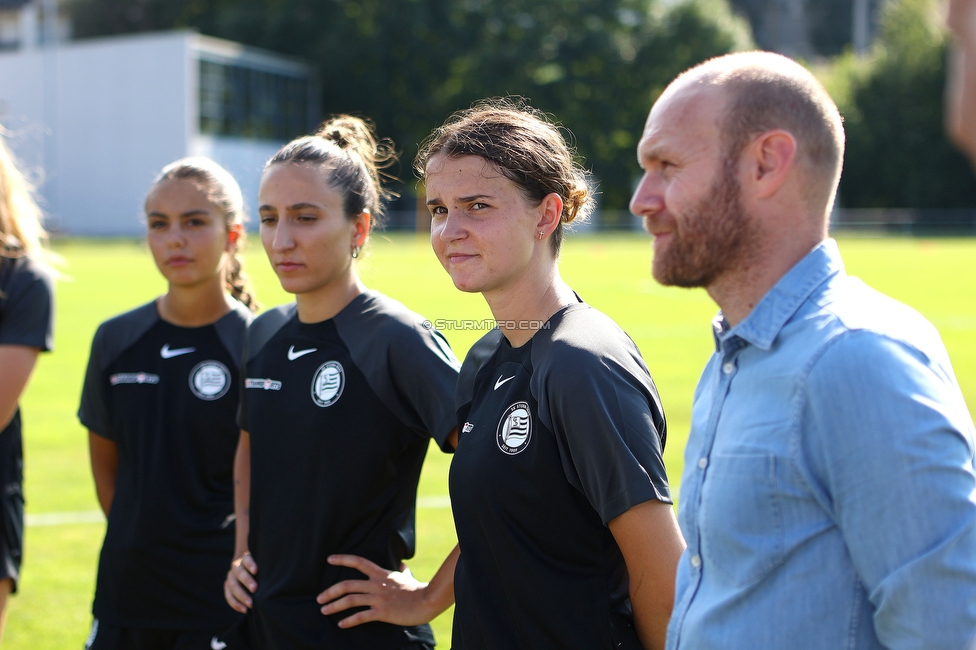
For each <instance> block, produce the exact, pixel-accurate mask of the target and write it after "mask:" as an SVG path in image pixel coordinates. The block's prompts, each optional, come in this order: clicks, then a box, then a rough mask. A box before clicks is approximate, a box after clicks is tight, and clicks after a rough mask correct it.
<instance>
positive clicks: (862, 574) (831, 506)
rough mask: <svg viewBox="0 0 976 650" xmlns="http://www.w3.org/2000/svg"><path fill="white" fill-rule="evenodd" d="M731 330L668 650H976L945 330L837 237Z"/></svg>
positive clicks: (693, 455) (971, 489) (969, 533)
mask: <svg viewBox="0 0 976 650" xmlns="http://www.w3.org/2000/svg"><path fill="white" fill-rule="evenodd" d="M715 325H716V328H715V341H716V352H715V354H714V355H713V356H712V358H711V360H710V361H709V362H708V365H707V366H706V367H705V371H704V374H703V375H702V377H701V380H700V381H699V384H698V388H697V390H696V392H695V402H694V408H693V412H692V424H691V435H690V437H689V439H688V446H687V447H686V449H685V470H684V478H683V479H682V484H681V502H680V508H679V521H680V523H681V530H682V532H683V533H684V535H685V538H686V540H687V542H688V549H687V550H686V551H685V553H684V555H683V556H682V557H681V561H680V564H679V566H678V577H677V591H676V594H675V609H674V613H673V614H672V617H671V622H670V625H669V628H668V644H667V647H668V648H670V649H676V648H689V649H694V650H706V649H709V648H721V649H722V650H728V649H730V648H733V649H734V648H748V649H750V650H754V649H761V648H783V649H787V648H788V649H790V650H794V649H798V648H799V649H802V648H824V649H830V650H838V649H842V648H858V649H860V648H882V647H888V648H925V649H928V650H931V649H933V648H969V647H972V646H973V641H974V638H976V470H974V458H973V453H974V447H973V439H974V430H973V421H972V417H971V416H970V414H969V411H968V409H967V407H966V404H965V401H964V399H963V397H962V394H961V392H960V390H959V386H958V384H957V382H956V379H955V376H954V374H953V371H952V367H951V366H950V363H949V358H948V355H947V354H946V351H945V347H944V346H943V345H942V341H941V339H940V337H939V334H938V332H937V331H936V330H935V328H934V327H933V326H932V325H931V324H930V323H929V322H928V321H926V320H925V319H924V318H923V317H922V316H921V315H919V314H918V313H917V312H915V311H914V310H912V309H910V308H909V307H906V306H905V305H902V304H901V303H898V302H896V301H894V300H892V299H890V298H887V297H886V296H884V295H882V294H880V293H878V292H876V291H874V290H872V289H870V288H869V287H867V286H866V285H865V284H863V283H862V282H861V281H860V280H857V279H856V278H852V277H849V276H848V275H847V274H846V273H845V272H844V266H843V262H842V261H841V258H840V254H839V252H838V250H837V245H836V243H835V242H834V241H833V240H827V241H825V242H823V243H822V244H821V245H819V246H818V247H817V248H815V249H814V250H813V251H812V252H811V253H810V254H809V255H807V256H806V257H805V258H804V259H803V260H801V261H800V262H799V263H798V264H797V265H796V266H795V267H794V268H793V269H791V270H790V272H789V273H787V274H786V275H785V276H784V277H783V278H782V279H781V280H780V281H779V282H778V283H777V284H776V286H774V287H773V288H772V289H771V290H770V292H769V293H768V294H767V295H766V296H765V297H764V298H763V299H762V301H761V302H760V303H759V304H758V305H757V306H756V308H755V309H754V310H753V311H752V313H750V314H749V316H748V317H747V318H746V319H745V320H743V321H742V322H741V323H739V324H738V325H736V326H735V327H732V328H731V329H729V328H728V327H727V324H726V323H725V322H724V320H723V319H722V317H721V314H720V315H719V317H718V318H717V319H716V323H715Z"/></svg>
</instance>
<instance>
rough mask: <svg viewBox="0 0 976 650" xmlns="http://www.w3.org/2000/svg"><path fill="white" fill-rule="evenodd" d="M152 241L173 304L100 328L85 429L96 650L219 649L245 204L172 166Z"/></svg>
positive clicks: (219, 178) (216, 184) (213, 173)
mask: <svg viewBox="0 0 976 650" xmlns="http://www.w3.org/2000/svg"><path fill="white" fill-rule="evenodd" d="M145 210H146V228H147V235H146V239H147V240H148V243H149V249H150V251H151V252H152V256H153V260H154V261H155V263H156V266H157V268H158V269H159V272H160V273H161V274H162V275H163V277H164V278H165V279H166V282H167V285H168V286H167V290H166V293H165V294H163V295H162V296H160V297H159V298H157V299H155V300H153V301H152V302H150V303H148V304H146V305H143V306H141V307H138V308H136V309H134V310H132V311H129V312H127V313H124V314H122V315H120V316H116V317H114V318H112V319H110V320H108V321H106V322H104V323H102V324H101V326H99V328H98V331H97V332H96V333H95V339H94V342H93V343H92V349H91V358H90V359H89V362H88V372H87V375H86V377H85V386H84V390H83V392H82V396H81V408H80V409H79V411H78V417H79V419H80V420H81V423H82V424H83V425H84V426H85V427H86V428H87V429H88V431H89V434H88V437H89V446H90V451H91V465H92V474H93V476H94V479H95V490H96V493H97V495H98V501H99V504H100V505H101V507H102V510H103V511H104V512H105V515H106V517H107V518H108V527H107V529H106V532H105V541H104V543H103V544H102V552H101V556H100V559H99V563H98V578H97V582H96V587H95V601H94V604H93V605H92V615H93V617H94V621H93V623H92V629H91V633H90V634H89V637H88V642H87V644H86V648H89V649H91V650H129V649H131V650H155V649H157V648H158V649H161V650H162V649H165V650H170V649H173V650H175V649H177V648H179V649H183V648H186V649H194V648H200V649H205V648H210V647H211V645H210V642H211V640H212V639H213V637H214V635H215V634H217V633H218V632H220V631H222V630H225V629H227V628H228V627H230V626H231V625H233V623H234V621H235V620H236V619H237V618H239V616H238V615H237V614H235V613H234V612H232V611H230V610H229V609H227V606H226V604H225V603H224V602H223V598H222V589H221V585H222V582H223V577H224V574H225V572H226V570H227V563H228V562H229V561H230V560H231V558H232V557H233V555H232V554H233V551H234V487H233V467H234V455H235V453H236V449H237V443H238V439H239V430H238V429H237V426H236V414H237V407H238V397H239V393H240V386H239V379H238V367H239V365H240V359H241V355H242V353H243V346H244V331H245V329H246V327H247V324H248V323H249V322H250V320H251V317H252V315H251V312H252V310H254V309H255V308H256V307H257V305H256V303H255V300H254V296H253V294H252V293H251V291H250V289H249V288H248V284H247V280H246V277H245V276H244V275H243V272H242V269H241V260H240V257H239V251H240V248H241V246H242V244H243V240H244V234H245V233H244V227H243V221H244V206H243V199H242V197H241V190H240V188H239V187H238V185H237V182H236V181H235V180H234V178H233V177H232V176H231V175H230V174H229V173H228V172H227V171H226V170H224V169H223V168H222V167H220V166H219V165H217V163H215V162H213V161H212V160H209V159H206V158H186V159H183V160H177V161H176V162H174V163H172V164H170V165H168V166H167V167H165V168H164V169H163V170H162V172H161V173H160V175H159V176H158V177H157V178H156V180H155V181H154V182H153V184H152V186H151V187H150V189H149V193H148V196H147V197H146V204H145Z"/></svg>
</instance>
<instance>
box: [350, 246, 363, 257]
mask: <svg viewBox="0 0 976 650" xmlns="http://www.w3.org/2000/svg"><path fill="white" fill-rule="evenodd" d="M361 249H362V246H353V247H352V258H353V259H356V258H357V257H359V251H360V250H361Z"/></svg>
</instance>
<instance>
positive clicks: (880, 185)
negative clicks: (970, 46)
mask: <svg viewBox="0 0 976 650" xmlns="http://www.w3.org/2000/svg"><path fill="white" fill-rule="evenodd" d="M946 46H947V43H946V38H945V35H944V33H943V32H942V31H941V29H940V26H939V19H938V16H937V15H936V13H935V7H934V3H933V2H932V0H893V2H891V3H890V4H889V6H888V8H887V10H886V11H885V13H884V14H883V16H882V22H881V33H880V36H879V39H878V42H877V44H876V46H875V51H874V53H873V59H872V60H871V61H870V62H869V63H868V65H867V66H865V67H864V68H865V69H864V71H862V72H861V73H858V74H854V75H853V76H852V78H851V80H850V83H851V88H850V92H849V100H848V102H847V103H846V105H843V104H842V110H843V112H844V115H845V122H846V131H847V154H846V156H845V162H844V175H843V177H842V179H841V185H840V200H841V204H842V205H843V206H845V207H864V208H876V207H914V208H957V207H976V178H974V176H973V174H972V170H971V168H970V166H969V163H968V162H967V161H966V159H965V158H964V157H963V156H962V155H961V154H960V153H959V152H957V151H956V150H955V148H953V147H952V145H951V144H950V143H949V142H948V140H947V139H946V136H945V133H944V128H943V117H942V116H943V95H944V84H945V69H946Z"/></svg>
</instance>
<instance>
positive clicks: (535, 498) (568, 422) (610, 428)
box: [450, 303, 671, 650]
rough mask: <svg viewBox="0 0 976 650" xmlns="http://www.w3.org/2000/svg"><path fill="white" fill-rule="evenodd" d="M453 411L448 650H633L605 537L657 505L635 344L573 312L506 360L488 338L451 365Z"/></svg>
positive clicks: (616, 556) (659, 427)
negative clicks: (455, 371) (454, 559)
mask: <svg viewBox="0 0 976 650" xmlns="http://www.w3.org/2000/svg"><path fill="white" fill-rule="evenodd" d="M457 406H458V411H457V412H458V424H459V432H460V440H459V442H458V449H457V451H456V453H455V456H454V460H453V462H452V464H451V474H450V487H451V503H452V507H453V510H454V521H455V524H456V526H457V534H458V543H459V544H460V546H461V557H460V560H459V561H458V565H457V570H456V572H455V583H454V592H455V597H456V599H457V605H456V608H455V613H454V645H453V647H454V649H455V650H469V649H472V648H485V649H489V648H490V649H493V650H495V649H501V648H505V649H509V648H513V649H514V648H525V649H532V650H539V649H543V648H553V649H556V648H559V649H566V648H579V649H580V650H584V649H585V650H593V649H596V648H606V649H607V650H610V649H611V648H612V649H614V650H619V649H628V648H635V649H636V648H640V644H639V642H638V640H637V635H636V633H635V631H634V629H633V625H632V613H631V606H630V600H629V596H628V582H627V573H626V565H625V564H624V560H623V556H622V555H621V553H620V549H619V548H618V546H617V544H616V542H615V541H614V539H613V535H612V534H611V533H610V530H609V528H607V525H606V524H607V522H609V521H610V520H612V519H614V518H615V517H617V516H618V515H621V514H623V513H624V512H626V511H627V510H629V509H630V508H631V507H633V506H635V505H637V504H640V503H643V502H645V501H649V500H651V499H656V500H658V501H663V502H665V503H670V502H671V498H670V492H669V488H668V482H667V475H666V473H665V469H664V462H663V460H662V458H661V453H662V450H663V447H664V440H665V430H666V425H665V421H664V412H663V410H662V408H661V402H660V399H659V397H658V394H657V390H656V388H655V386H654V383H653V382H652V381H651V377H650V374H649V373H648V371H647V367H646V366H645V365H644V361H643V360H642V359H641V357H640V353H639V351H638V350H637V346H636V345H634V343H633V341H631V339H630V338H629V337H628V336H627V335H626V334H625V333H624V332H623V331H622V330H621V329H620V328H619V327H618V326H617V325H616V323H614V322H613V321H612V320H610V319H609V318H608V317H607V316H605V315H604V314H602V313H600V312H599V311H597V310H595V309H593V308H592V307H590V306H588V305H586V304H583V303H579V304H574V305H571V306H569V307H566V308H564V309H563V310H561V311H559V312H557V313H556V314H555V315H554V316H553V317H552V318H551V319H550V320H549V321H548V322H547V324H546V327H545V328H543V329H540V330H539V331H537V332H536V333H535V335H534V336H533V337H532V338H531V339H530V340H529V341H528V342H527V343H526V344H525V345H523V346H521V347H519V348H512V347H511V345H509V343H508V341H507V340H506V339H505V337H504V336H503V335H502V334H501V332H500V331H498V330H493V331H491V332H489V333H488V334H487V335H486V336H484V337H483V338H482V339H481V340H480V341H478V342H477V343H476V344H475V345H474V346H473V347H472V348H471V351H470V352H469V353H468V356H467V358H466V359H465V361H464V366H463V367H462V369H461V375H460V378H459V380H458V393H457Z"/></svg>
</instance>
